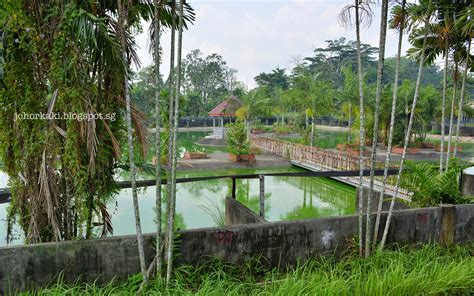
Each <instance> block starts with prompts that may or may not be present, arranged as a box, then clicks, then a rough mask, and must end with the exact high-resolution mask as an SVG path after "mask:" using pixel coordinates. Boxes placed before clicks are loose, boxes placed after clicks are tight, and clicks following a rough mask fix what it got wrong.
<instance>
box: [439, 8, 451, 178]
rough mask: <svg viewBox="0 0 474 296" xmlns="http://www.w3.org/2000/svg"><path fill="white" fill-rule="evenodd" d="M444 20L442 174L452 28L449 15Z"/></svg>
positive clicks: (442, 32)
mask: <svg viewBox="0 0 474 296" xmlns="http://www.w3.org/2000/svg"><path fill="white" fill-rule="evenodd" d="M445 15H446V18H445V19H444V25H443V26H442V27H441V28H442V30H440V33H441V34H440V37H441V40H443V41H444V71H443V100H442V103H441V153H440V154H439V171H440V173H441V174H442V173H443V165H444V160H443V156H444V134H445V128H444V122H445V120H446V90H447V81H448V62H449V45H450V43H449V34H450V32H451V29H452V27H451V26H450V24H451V22H449V18H448V17H447V16H448V15H449V14H448V13H446V14H445Z"/></svg>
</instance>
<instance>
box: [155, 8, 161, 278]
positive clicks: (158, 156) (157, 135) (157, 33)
mask: <svg viewBox="0 0 474 296" xmlns="http://www.w3.org/2000/svg"><path fill="white" fill-rule="evenodd" d="M160 2H161V1H159V0H153V6H154V7H155V16H154V30H155V36H154V54H155V55H154V60H155V61H154V62H155V86H156V91H155V112H156V119H155V120H156V122H155V145H156V148H155V149H156V152H155V157H156V171H155V172H156V205H155V207H156V275H157V276H158V277H159V276H161V270H162V265H163V260H162V256H161V251H162V244H163V243H162V241H161V132H160V128H161V106H160V37H161V31H160V30H161V28H160V8H161V3H160Z"/></svg>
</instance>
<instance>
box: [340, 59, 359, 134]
mask: <svg viewBox="0 0 474 296" xmlns="http://www.w3.org/2000/svg"><path fill="white" fill-rule="evenodd" d="M342 74H343V76H344V84H343V88H342V91H341V95H342V97H343V99H344V100H346V102H345V104H344V106H343V112H344V111H347V112H344V113H346V114H347V116H348V129H349V132H348V134H347V142H350V141H351V131H352V125H353V120H352V114H353V113H354V108H353V107H352V104H353V103H355V102H356V100H357V99H358V79H357V76H356V74H355V73H353V71H352V68H351V67H350V66H346V67H343V68H342Z"/></svg>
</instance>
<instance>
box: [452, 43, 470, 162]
mask: <svg viewBox="0 0 474 296" xmlns="http://www.w3.org/2000/svg"><path fill="white" fill-rule="evenodd" d="M470 52H471V38H469V41H468V44H467V56H466V66H465V67H464V73H463V76H462V84H461V97H460V98H459V106H458V120H457V124H456V141H455V142H454V152H453V158H456V153H457V150H458V144H459V130H460V129H461V119H462V105H463V103H464V96H465V93H466V78H467V72H468V69H469V58H470V56H469V53H470Z"/></svg>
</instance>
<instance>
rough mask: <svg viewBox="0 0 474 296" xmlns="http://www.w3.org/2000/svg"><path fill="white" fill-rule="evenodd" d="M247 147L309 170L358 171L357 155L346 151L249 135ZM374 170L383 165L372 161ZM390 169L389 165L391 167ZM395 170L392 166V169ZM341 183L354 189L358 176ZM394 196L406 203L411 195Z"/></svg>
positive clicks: (391, 188) (387, 190)
mask: <svg viewBox="0 0 474 296" xmlns="http://www.w3.org/2000/svg"><path fill="white" fill-rule="evenodd" d="M250 141H251V144H252V145H253V146H255V147H257V148H259V149H262V150H264V151H266V152H268V153H270V154H274V155H278V156H281V157H285V158H288V159H289V160H290V161H293V162H296V163H298V164H300V165H303V166H306V167H311V168H313V169H316V170H329V171H354V170H359V156H354V155H353V154H350V153H348V152H346V151H337V150H336V151H335V150H329V149H321V148H317V147H310V146H307V145H302V144H297V143H292V142H288V141H283V140H279V139H274V138H268V137H263V136H256V135H251V137H250ZM375 167H376V168H379V169H380V168H382V169H383V168H384V163H382V162H376V163H375ZM391 167H392V166H391ZM364 168H365V169H368V168H370V159H369V157H364ZM393 168H396V166H393ZM341 178H343V179H344V180H345V182H347V183H350V184H353V185H354V186H357V184H359V177H354V176H352V177H341ZM390 183H391V182H390V180H389V182H387V184H386V185H385V193H386V194H389V195H393V193H394V186H393V185H392V184H390ZM368 186H369V178H368V177H364V187H368ZM374 188H375V189H376V190H378V191H382V189H381V188H382V176H378V177H375V178H374ZM397 195H398V197H400V198H402V199H405V200H410V196H411V195H412V194H411V193H410V192H408V191H407V190H405V189H403V188H399V189H398V194H397Z"/></svg>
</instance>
